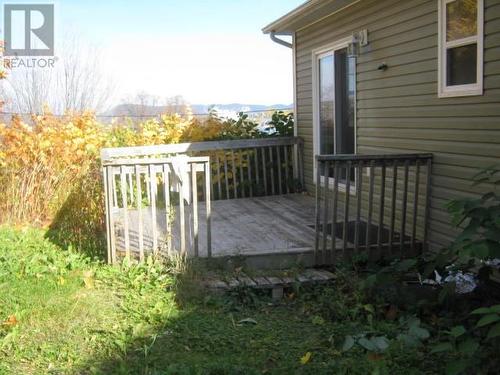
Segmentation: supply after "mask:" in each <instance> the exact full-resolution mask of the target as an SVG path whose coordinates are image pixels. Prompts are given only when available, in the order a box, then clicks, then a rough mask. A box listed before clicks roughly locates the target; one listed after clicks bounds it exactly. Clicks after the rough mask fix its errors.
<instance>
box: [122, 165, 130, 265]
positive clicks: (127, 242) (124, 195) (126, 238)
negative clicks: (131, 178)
mask: <svg viewBox="0 0 500 375" xmlns="http://www.w3.org/2000/svg"><path fill="white" fill-rule="evenodd" d="M126 173H127V172H126V170H125V167H124V166H122V167H121V168H120V182H121V184H120V188H121V193H122V206H123V232H124V233H123V235H124V241H125V254H126V257H127V258H129V259H130V232H129V221H128V199H127V182H126V181H125V178H126Z"/></svg>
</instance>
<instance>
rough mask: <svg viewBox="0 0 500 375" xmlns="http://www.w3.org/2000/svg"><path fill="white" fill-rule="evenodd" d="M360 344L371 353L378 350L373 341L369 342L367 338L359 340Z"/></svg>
mask: <svg viewBox="0 0 500 375" xmlns="http://www.w3.org/2000/svg"><path fill="white" fill-rule="evenodd" d="M358 344H359V345H361V346H362V347H363V348H365V349H366V350H368V351H370V352H373V351H375V350H376V349H377V348H376V347H375V344H374V343H373V342H372V341H371V340H368V339H367V338H366V337H363V338H360V339H359V340H358Z"/></svg>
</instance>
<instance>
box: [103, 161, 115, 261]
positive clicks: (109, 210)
mask: <svg viewBox="0 0 500 375" xmlns="http://www.w3.org/2000/svg"><path fill="white" fill-rule="evenodd" d="M110 169H112V167H107V166H105V167H103V168H102V177H103V183H104V203H105V205H106V242H107V250H108V254H107V255H108V259H107V261H108V263H113V262H114V260H113V244H112V241H113V238H114V224H113V205H112V202H111V200H112V198H113V196H112V194H111V193H110V192H111V189H110V188H111V186H110V183H111V179H110V176H112V171H110Z"/></svg>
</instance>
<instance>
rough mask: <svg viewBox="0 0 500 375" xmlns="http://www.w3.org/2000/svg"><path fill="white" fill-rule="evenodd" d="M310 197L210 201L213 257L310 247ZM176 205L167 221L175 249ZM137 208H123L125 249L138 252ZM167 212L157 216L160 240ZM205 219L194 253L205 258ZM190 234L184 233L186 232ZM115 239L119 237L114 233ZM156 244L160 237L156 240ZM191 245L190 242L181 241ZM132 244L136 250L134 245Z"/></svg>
mask: <svg viewBox="0 0 500 375" xmlns="http://www.w3.org/2000/svg"><path fill="white" fill-rule="evenodd" d="M150 210H151V209H150V208H144V209H143V215H142V216H143V220H144V247H145V252H146V253H147V252H148V248H149V250H150V247H151V243H152V241H151V238H152V228H153V224H152V222H151V217H152V215H151V212H150ZM198 210H199V212H198V215H199V217H200V218H203V217H204V216H205V207H204V204H203V203H201V204H200V206H199V208H198ZM314 210H315V207H314V198H313V197H310V196H307V195H303V194H290V195H281V196H280V195H275V196H265V197H258V198H242V199H231V200H219V201H214V202H212V221H211V225H212V256H215V257H221V256H234V255H243V256H245V255H259V254H279V253H295V252H296V253H299V252H307V251H312V249H313V245H314V228H312V227H311V225H312V224H314V214H315V211H314ZM179 211H180V210H179V209H178V207H177V208H175V215H174V216H175V219H174V220H173V223H172V230H173V236H172V237H173V241H172V246H173V247H174V248H176V249H179V247H180V242H179V235H178V234H179V232H180V225H179V221H180V217H179V216H180V215H179ZM191 214H192V212H191V210H190V209H188V208H187V205H186V218H185V220H186V227H187V228H186V231H192V230H193V228H190V227H189V223H190V222H192V220H188V218H187V216H188V215H191ZM114 216H115V222H118V223H119V225H120V223H122V222H123V215H122V214H121V213H120V212H119V211H117V212H116V213H115V215H114ZM139 216H140V215H139V211H138V210H128V218H129V225H128V226H129V231H130V233H131V237H132V238H131V241H130V247H131V250H132V251H138V241H137V240H136V239H135V234H136V233H138V223H139ZM166 216H167V215H165V211H164V210H158V214H157V215H156V226H155V229H156V233H157V235H158V238H159V239H162V238H165V237H166ZM206 233H207V231H206V223H205V220H201V219H200V220H199V222H198V246H199V255H200V256H206V255H207V249H206V244H207V242H206ZM187 237H189V236H187ZM118 241H119V242H120V241H123V236H122V235H121V234H118ZM159 242H160V245H161V240H160V241H159ZM186 245H187V246H186V247H187V248H188V249H189V248H191V251H192V249H193V246H192V244H186ZM136 248H137V249H136Z"/></svg>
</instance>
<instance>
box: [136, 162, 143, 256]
mask: <svg viewBox="0 0 500 375" xmlns="http://www.w3.org/2000/svg"><path fill="white" fill-rule="evenodd" d="M135 184H136V185H137V200H136V204H137V214H138V216H139V229H138V231H139V259H140V260H144V228H143V226H144V223H143V218H142V185H141V172H140V170H139V166H138V165H136V166H135Z"/></svg>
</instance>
